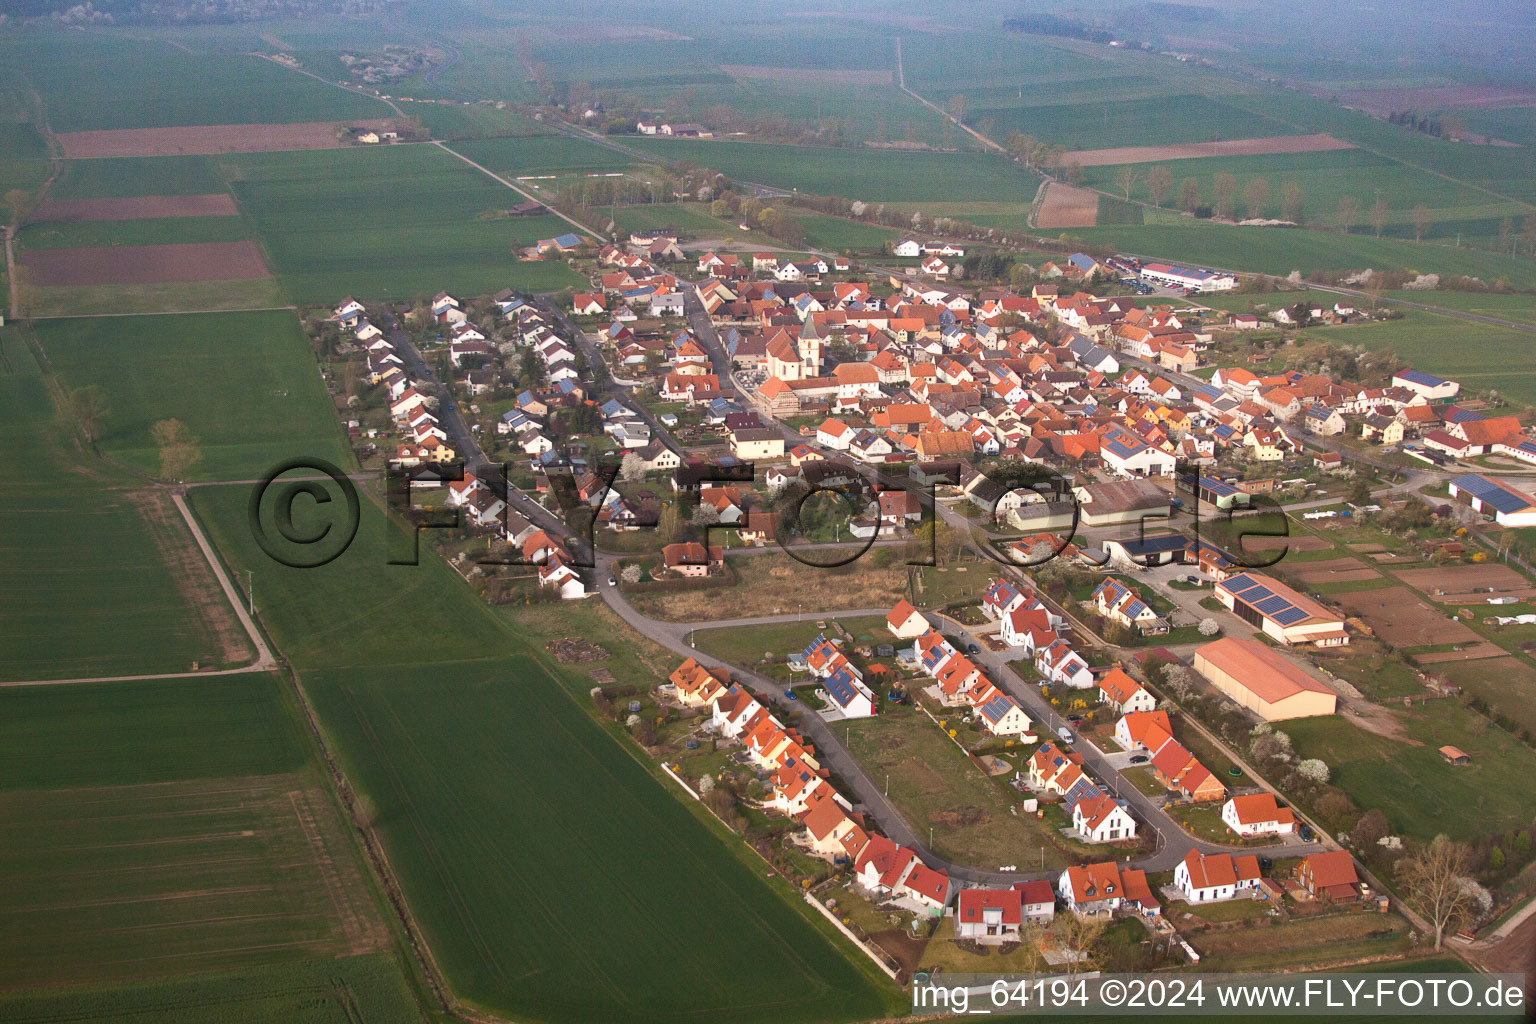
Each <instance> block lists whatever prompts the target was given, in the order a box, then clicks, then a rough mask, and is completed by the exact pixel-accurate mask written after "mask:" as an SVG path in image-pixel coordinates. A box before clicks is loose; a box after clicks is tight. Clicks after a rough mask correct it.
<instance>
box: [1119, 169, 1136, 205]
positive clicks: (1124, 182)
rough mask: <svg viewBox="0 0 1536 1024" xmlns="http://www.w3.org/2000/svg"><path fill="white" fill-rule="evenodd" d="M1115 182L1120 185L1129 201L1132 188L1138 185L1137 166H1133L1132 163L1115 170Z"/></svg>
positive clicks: (1121, 190)
mask: <svg viewBox="0 0 1536 1024" xmlns="http://www.w3.org/2000/svg"><path fill="white" fill-rule="evenodd" d="M1115 184H1116V185H1117V186H1119V188H1120V192H1121V194H1122V195H1123V196H1125V199H1126V201H1127V202H1129V201H1130V198H1131V189H1132V188H1133V187H1135V185H1136V168H1135V167H1132V166H1131V165H1130V164H1126V165H1124V166H1123V167H1121V168H1120V169H1119V170H1117V171H1115Z"/></svg>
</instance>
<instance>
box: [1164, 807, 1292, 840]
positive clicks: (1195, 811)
mask: <svg viewBox="0 0 1536 1024" xmlns="http://www.w3.org/2000/svg"><path fill="white" fill-rule="evenodd" d="M1221 804H1222V801H1220V800H1211V801H1208V802H1206V803H1201V804H1167V805H1165V808H1164V809H1165V810H1167V811H1168V813H1169V814H1170V815H1171V816H1172V817H1173V818H1174V820H1176V821H1177V822H1178V823H1179V825H1180V826H1182V827H1183V829H1184V831H1186V832H1188V833H1189V834H1190V835H1192V836H1194V837H1195V838H1196V839H1203V840H1205V841H1206V842H1209V843H1223V844H1226V845H1229V846H1245V845H1252V846H1264V845H1267V844H1268V843H1270V842H1271V841H1272V840H1270V839H1254V840H1249V841H1247V842H1246V843H1245V842H1244V841H1243V840H1241V839H1239V838H1237V837H1236V836H1234V835H1232V834H1231V833H1230V832H1229V831H1228V830H1227V826H1226V824H1225V823H1223V822H1222V820H1221Z"/></svg>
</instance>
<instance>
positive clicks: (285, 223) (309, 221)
mask: <svg viewBox="0 0 1536 1024" xmlns="http://www.w3.org/2000/svg"><path fill="white" fill-rule="evenodd" d="M537 141H542V140H537ZM517 144H520V143H517ZM487 166H491V165H487ZM221 167H222V168H223V170H224V172H225V173H226V175H227V176H228V177H229V178H230V179H231V187H232V190H233V192H234V194H235V198H236V199H237V200H238V201H239V203H240V206H241V208H242V210H243V211H244V212H245V213H246V215H247V216H248V217H249V218H250V219H251V221H252V223H253V224H254V225H255V228H256V233H257V234H258V235H259V236H260V237H261V240H262V243H263V245H264V246H265V249H266V254H267V260H268V263H269V265H270V266H271V267H272V270H273V272H274V273H275V274H276V275H277V276H278V279H279V281H280V282H281V283H282V285H283V288H284V289H285V291H286V292H287V293H288V296H289V298H290V299H291V300H292V301H294V302H296V303H298V304H300V305H330V304H332V303H334V302H336V301H337V300H338V298H339V297H341V296H345V295H348V294H352V295H356V296H358V297H359V298H360V299H363V300H364V301H370V300H376V299H408V298H412V297H414V296H416V295H432V294H435V293H436V292H438V291H439V290H443V289H446V290H448V291H452V292H456V293H468V294H471V295H479V294H484V293H488V292H494V291H497V290H498V289H501V288H504V287H507V286H509V285H510V286H512V287H518V288H524V289H527V290H529V291H557V290H559V289H561V288H567V287H574V286H578V285H579V284H581V282H582V279H581V278H579V277H578V276H577V275H576V274H575V273H574V272H573V271H571V269H570V268H569V267H568V266H566V265H565V264H564V263H562V262H559V261H544V260H540V261H536V262H531V263H525V262H521V261H519V259H518V257H517V254H516V252H515V251H514V250H517V249H519V248H520V247H521V246H525V245H530V244H532V243H533V242H534V241H536V240H537V239H539V238H547V237H550V236H552V235H558V234H563V233H565V232H567V231H569V230H570V225H569V224H567V223H566V222H565V221H563V220H561V219H560V218H558V217H555V216H553V215H545V216H539V217H496V216H493V215H494V213H495V212H496V211H499V210H504V209H508V208H510V207H512V206H515V205H517V204H518V203H520V202H522V201H523V198H522V197H521V196H519V195H518V194H517V193H516V192H513V191H512V190H510V189H508V188H506V187H505V186H503V185H501V184H499V183H497V182H496V181H495V180H494V179H492V178H490V177H488V176H486V175H484V174H481V173H480V172H479V171H477V170H475V169H474V168H473V167H470V166H469V165H468V164H466V163H464V162H463V161H462V160H459V159H458V158H457V157H455V156H454V155H453V154H451V153H447V152H444V151H443V150H441V149H439V148H438V147H436V146H427V145H421V146H393V147H388V148H385V149H367V148H354V149H333V150H316V151H312V152H305V153H253V154H245V155H240V156H230V157H223V158H221ZM492 169H493V170H495V169H496V168H495V167H492Z"/></svg>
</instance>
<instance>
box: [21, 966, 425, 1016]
mask: <svg viewBox="0 0 1536 1024" xmlns="http://www.w3.org/2000/svg"><path fill="white" fill-rule="evenodd" d="M0 1017H3V1018H4V1019H5V1020H7V1021H10V1022H12V1024H95V1022H98V1021H105V1020H122V1021H132V1024H180V1022H183V1021H188V1020H204V1021H218V1022H219V1024H357V1022H358V1021H367V1022H368V1024H420V1022H421V1021H422V1020H423V1019H424V1018H423V1016H422V1011H421V1009H420V1007H419V1006H418V1005H417V1002H416V999H415V997H414V996H413V995H412V993H411V990H410V988H409V986H408V985H407V984H406V982H405V979H404V978H403V977H402V976H401V973H400V969H399V967H398V966H397V965H396V963H395V962H394V961H393V960H392V959H391V958H390V957H389V956H388V955H386V954H383V953H370V954H366V955H363V956H349V957H343V958H339V959H333V960H314V961H307V962H301V963H293V964H274V965H271V966H267V967H253V968H250V969H247V970H241V971H236V972H228V973H215V974H207V975H200V976H197V977H192V978H181V979H174V980H159V981H148V982H140V983H138V984H133V985H128V986H123V987H118V988H111V989H100V988H73V989H66V990H57V991H53V992H49V993H47V994H43V995H23V996H12V997H3V996H0Z"/></svg>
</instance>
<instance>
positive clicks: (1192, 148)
mask: <svg viewBox="0 0 1536 1024" xmlns="http://www.w3.org/2000/svg"><path fill="white" fill-rule="evenodd" d="M1354 148H1355V147H1354V143H1351V142H1345V141H1344V140H1343V139H1336V138H1334V137H1333V136H1332V135H1324V134H1321V133H1320V134H1317V135H1271V136H1267V137H1266V138H1262V139H1228V140H1226V141H1219V142H1188V143H1183V144H1180V145H1172V146H1120V147H1118V148H1115V149H1084V150H1079V151H1077V152H1075V153H1068V154H1067V155H1066V157H1065V158H1064V159H1065V161H1066V162H1067V163H1075V164H1077V165H1078V166H1080V167H1105V166H1108V165H1110V164H1144V163H1152V162H1154V161H1157V160H1193V159H1195V158H1197V157H1203V156H1263V155H1265V154H1269V153H1322V152H1326V151H1327V150H1330V149H1354Z"/></svg>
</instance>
